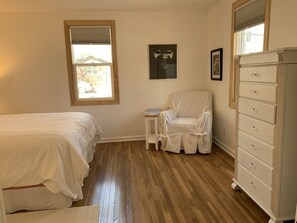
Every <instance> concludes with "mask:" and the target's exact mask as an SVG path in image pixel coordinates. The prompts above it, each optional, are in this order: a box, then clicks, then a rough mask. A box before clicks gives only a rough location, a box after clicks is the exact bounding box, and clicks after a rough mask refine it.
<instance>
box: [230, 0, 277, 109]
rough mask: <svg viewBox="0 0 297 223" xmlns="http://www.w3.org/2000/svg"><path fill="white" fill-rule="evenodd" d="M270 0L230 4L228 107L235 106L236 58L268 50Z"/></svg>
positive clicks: (246, 0)
mask: <svg viewBox="0 0 297 223" xmlns="http://www.w3.org/2000/svg"><path fill="white" fill-rule="evenodd" d="M270 4H271V0H238V1H236V2H234V3H233V4H232V22H231V24H232V25H231V53H230V55H231V68H230V80H229V81H230V83H229V107H230V108H235V107H236V102H235V99H236V95H235V94H236V92H235V87H236V81H237V80H236V58H237V56H238V55H241V54H247V53H255V52H261V51H265V50H268V35H269V18H270Z"/></svg>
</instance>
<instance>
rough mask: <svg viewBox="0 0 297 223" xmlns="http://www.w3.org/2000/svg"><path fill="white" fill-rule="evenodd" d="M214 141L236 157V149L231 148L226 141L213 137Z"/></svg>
mask: <svg viewBox="0 0 297 223" xmlns="http://www.w3.org/2000/svg"><path fill="white" fill-rule="evenodd" d="M213 143H215V144H216V145H217V146H218V147H220V148H221V149H222V150H224V151H225V152H226V153H228V154H229V155H230V156H232V157H233V158H234V157H235V151H234V150H233V149H231V147H230V146H227V145H226V144H225V143H223V142H222V141H221V140H219V139H217V138H213Z"/></svg>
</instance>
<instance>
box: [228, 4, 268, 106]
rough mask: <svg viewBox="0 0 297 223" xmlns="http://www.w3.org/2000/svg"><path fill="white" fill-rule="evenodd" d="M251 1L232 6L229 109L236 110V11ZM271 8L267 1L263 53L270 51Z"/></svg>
mask: <svg viewBox="0 0 297 223" xmlns="http://www.w3.org/2000/svg"><path fill="white" fill-rule="evenodd" d="M249 1H251V0H237V1H236V2H234V3H233V4H232V20H231V51H230V55H231V59H230V61H231V66H230V78H229V107H230V108H233V109H235V108H236V91H235V88H236V81H237V80H236V60H237V59H236V54H235V52H236V46H235V42H236V39H235V37H234V26H235V19H236V17H235V11H236V9H237V8H238V7H240V6H242V5H243V4H246V3H247V2H249ZM270 6H271V0H265V18H264V46H263V51H266V50H268V39H269V25H270Z"/></svg>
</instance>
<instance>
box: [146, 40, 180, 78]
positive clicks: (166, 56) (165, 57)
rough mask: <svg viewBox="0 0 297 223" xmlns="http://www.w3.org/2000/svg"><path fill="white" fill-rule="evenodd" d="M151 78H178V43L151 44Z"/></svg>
mask: <svg viewBox="0 0 297 223" xmlns="http://www.w3.org/2000/svg"><path fill="white" fill-rule="evenodd" d="M149 78H150V79H174V78H177V44H154V45H149Z"/></svg>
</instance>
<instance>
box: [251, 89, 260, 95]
mask: <svg viewBox="0 0 297 223" xmlns="http://www.w3.org/2000/svg"><path fill="white" fill-rule="evenodd" d="M251 92H252V94H256V95H258V94H259V93H260V92H259V91H256V90H251Z"/></svg>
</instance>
